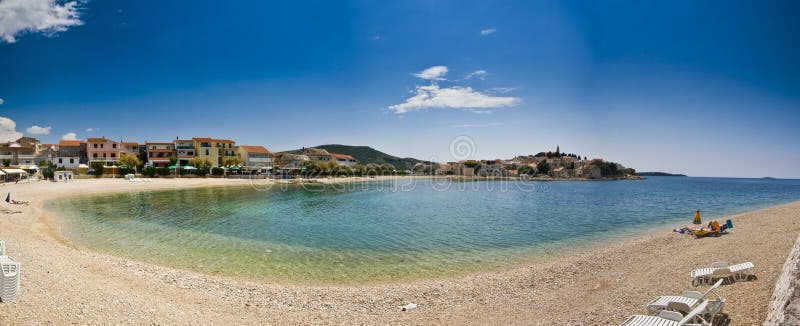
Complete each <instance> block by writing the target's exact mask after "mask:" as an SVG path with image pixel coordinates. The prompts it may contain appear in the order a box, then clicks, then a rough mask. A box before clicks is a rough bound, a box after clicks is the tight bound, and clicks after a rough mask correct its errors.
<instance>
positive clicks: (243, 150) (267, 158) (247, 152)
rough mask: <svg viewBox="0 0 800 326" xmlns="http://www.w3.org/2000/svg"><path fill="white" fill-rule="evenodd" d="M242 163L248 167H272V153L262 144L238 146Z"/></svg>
mask: <svg viewBox="0 0 800 326" xmlns="http://www.w3.org/2000/svg"><path fill="white" fill-rule="evenodd" d="M239 158H240V159H241V160H242V164H243V165H244V166H246V167H250V168H267V167H272V154H270V152H269V151H268V150H267V149H266V148H265V147H264V146H246V145H241V146H239Z"/></svg>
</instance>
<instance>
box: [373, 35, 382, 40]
mask: <svg viewBox="0 0 800 326" xmlns="http://www.w3.org/2000/svg"><path fill="white" fill-rule="evenodd" d="M372 40H373V41H380V40H381V36H380V35H375V36H373V37H372Z"/></svg>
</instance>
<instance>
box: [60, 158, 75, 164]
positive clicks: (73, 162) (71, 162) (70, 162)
mask: <svg viewBox="0 0 800 326" xmlns="http://www.w3.org/2000/svg"><path fill="white" fill-rule="evenodd" d="M58 160H59V163H61V162H60V161H61V159H58ZM69 164H75V159H74V158H71V159H69Z"/></svg>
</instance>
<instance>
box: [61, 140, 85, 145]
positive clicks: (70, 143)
mask: <svg viewBox="0 0 800 326" xmlns="http://www.w3.org/2000/svg"><path fill="white" fill-rule="evenodd" d="M83 143H84V141H83V140H62V141H59V142H58V146H80V145H81V144H83Z"/></svg>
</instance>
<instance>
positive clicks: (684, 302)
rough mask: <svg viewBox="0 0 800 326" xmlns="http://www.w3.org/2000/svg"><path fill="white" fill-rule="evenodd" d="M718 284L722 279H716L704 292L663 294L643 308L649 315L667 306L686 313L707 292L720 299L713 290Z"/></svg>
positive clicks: (655, 313) (720, 283)
mask: <svg viewBox="0 0 800 326" xmlns="http://www.w3.org/2000/svg"><path fill="white" fill-rule="evenodd" d="M720 285H722V280H719V281H717V283H716V284H714V286H712V287H710V288H708V290H706V292H702V293H701V292H698V291H683V293H681V295H664V296H660V297H658V298H655V299H653V301H650V303H648V304H647V305H646V306H645V308H646V309H647V312H648V313H649V314H651V315H657V314H658V313H659V312H661V311H662V310H664V309H667V306H669V307H670V308H671V309H669V310H673V311H680V312H683V313H687V312H689V311H691V310H692V308H693V307H694V306H695V305H696V304H697V303H698V302H700V301H701V300H703V299H704V298H705V297H706V296H707V295H708V294H709V293H712V292H713V293H714V295H716V296H717V299H722V298H720V297H719V295H718V294H717V293H716V292H714V290H716V289H717V288H718V287H719V286H720Z"/></svg>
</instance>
